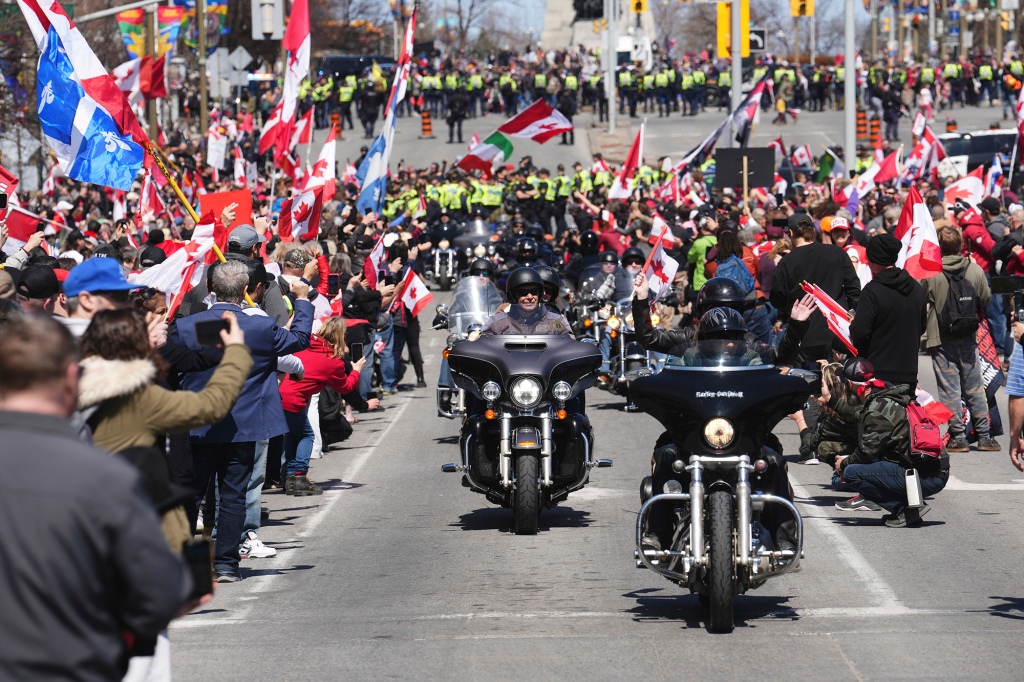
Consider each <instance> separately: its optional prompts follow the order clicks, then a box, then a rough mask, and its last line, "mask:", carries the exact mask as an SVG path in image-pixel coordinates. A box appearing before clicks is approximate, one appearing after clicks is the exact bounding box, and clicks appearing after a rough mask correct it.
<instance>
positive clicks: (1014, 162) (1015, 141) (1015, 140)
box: [1006, 135, 1020, 192]
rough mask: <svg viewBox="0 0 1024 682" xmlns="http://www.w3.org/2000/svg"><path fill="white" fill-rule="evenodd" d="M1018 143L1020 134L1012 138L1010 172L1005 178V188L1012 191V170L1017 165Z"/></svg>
mask: <svg viewBox="0 0 1024 682" xmlns="http://www.w3.org/2000/svg"><path fill="white" fill-rule="evenodd" d="M1019 143H1020V135H1016V136H1014V138H1013V153H1012V154H1011V155H1010V174H1009V176H1007V178H1006V188H1007V189H1008V190H1010V191H1011V192H1012V191H1013V171H1014V169H1015V168H1016V167H1017V145H1018V144H1019Z"/></svg>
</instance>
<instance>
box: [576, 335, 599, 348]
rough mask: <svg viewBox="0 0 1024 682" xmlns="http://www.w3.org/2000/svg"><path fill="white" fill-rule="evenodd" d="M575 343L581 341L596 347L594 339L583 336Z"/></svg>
mask: <svg viewBox="0 0 1024 682" xmlns="http://www.w3.org/2000/svg"><path fill="white" fill-rule="evenodd" d="M577 341H582V342H583V343H589V344H591V345H594V346H596V345H597V339H595V338H594V337H593V336H584V337H583V338H582V339H577Z"/></svg>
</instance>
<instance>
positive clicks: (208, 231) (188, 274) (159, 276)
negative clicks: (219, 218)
mask: <svg viewBox="0 0 1024 682" xmlns="http://www.w3.org/2000/svg"><path fill="white" fill-rule="evenodd" d="M215 224H216V223H215V221H214V218H213V214H212V213H207V214H206V215H205V216H203V217H202V219H201V220H200V222H199V224H198V225H196V228H195V230H194V231H193V232H192V239H191V241H189V242H188V243H187V244H186V245H185V247H184V248H182V249H178V250H177V251H175V252H174V253H172V254H170V255H169V256H168V257H167V260H165V261H164V262H163V263H160V264H159V265H154V266H153V267H151V268H149V269H148V270H143V271H142V272H140V273H136V274H132V275H129V281H131V282H132V283H133V284H138V285H139V286H140V287H152V288H154V289H156V290H157V291H162V292H163V293H164V294H166V295H167V317H168V319H173V318H174V313H175V312H177V310H178V307H179V306H180V305H181V301H182V299H183V298H184V297H185V294H187V293H188V292H189V291H191V290H192V288H193V287H195V286H198V285H199V283H200V282H202V281H203V267H202V266H203V265H211V264H213V263H214V262H216V260H217V256H216V254H215V253H214V251H213V245H214V243H215V236H216V228H215Z"/></svg>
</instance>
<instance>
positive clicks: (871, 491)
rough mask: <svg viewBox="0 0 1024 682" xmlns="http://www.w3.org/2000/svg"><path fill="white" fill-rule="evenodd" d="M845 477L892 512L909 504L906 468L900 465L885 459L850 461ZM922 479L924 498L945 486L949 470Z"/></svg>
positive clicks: (872, 500) (850, 483)
mask: <svg viewBox="0 0 1024 682" xmlns="http://www.w3.org/2000/svg"><path fill="white" fill-rule="evenodd" d="M918 473H919V474H920V472H918ZM843 478H844V479H845V480H846V484H847V485H848V486H850V488H851V489H852V490H854V491H855V492H857V493H858V494H860V496H861V497H863V498H864V499H865V500H870V501H871V502H874V503H875V504H877V505H879V506H881V507H882V508H884V509H885V510H886V511H888V512H889V513H890V514H898V513H899V511H900V510H901V509H903V508H904V507H906V506H907V470H906V469H904V468H903V467H901V466H900V465H899V464H896V463H894V462H889V461H886V460H882V461H879V462H872V463H871V464H850V465H848V466H847V467H846V469H844V470H843ZM920 479H921V493H922V494H923V496H924V497H931V496H932V495H935V494H936V493H938V492H939V491H940V490H942V489H943V488H945V487H946V481H947V480H948V479H949V471H948V470H947V471H942V472H939V473H937V474H933V475H931V476H925V475H924V474H920Z"/></svg>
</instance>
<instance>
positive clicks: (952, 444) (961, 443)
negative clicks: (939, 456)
mask: <svg viewBox="0 0 1024 682" xmlns="http://www.w3.org/2000/svg"><path fill="white" fill-rule="evenodd" d="M970 451H971V446H970V445H968V444H967V441H966V440H964V439H963V438H954V439H953V440H951V441H949V442H948V443H947V444H946V452H970Z"/></svg>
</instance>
